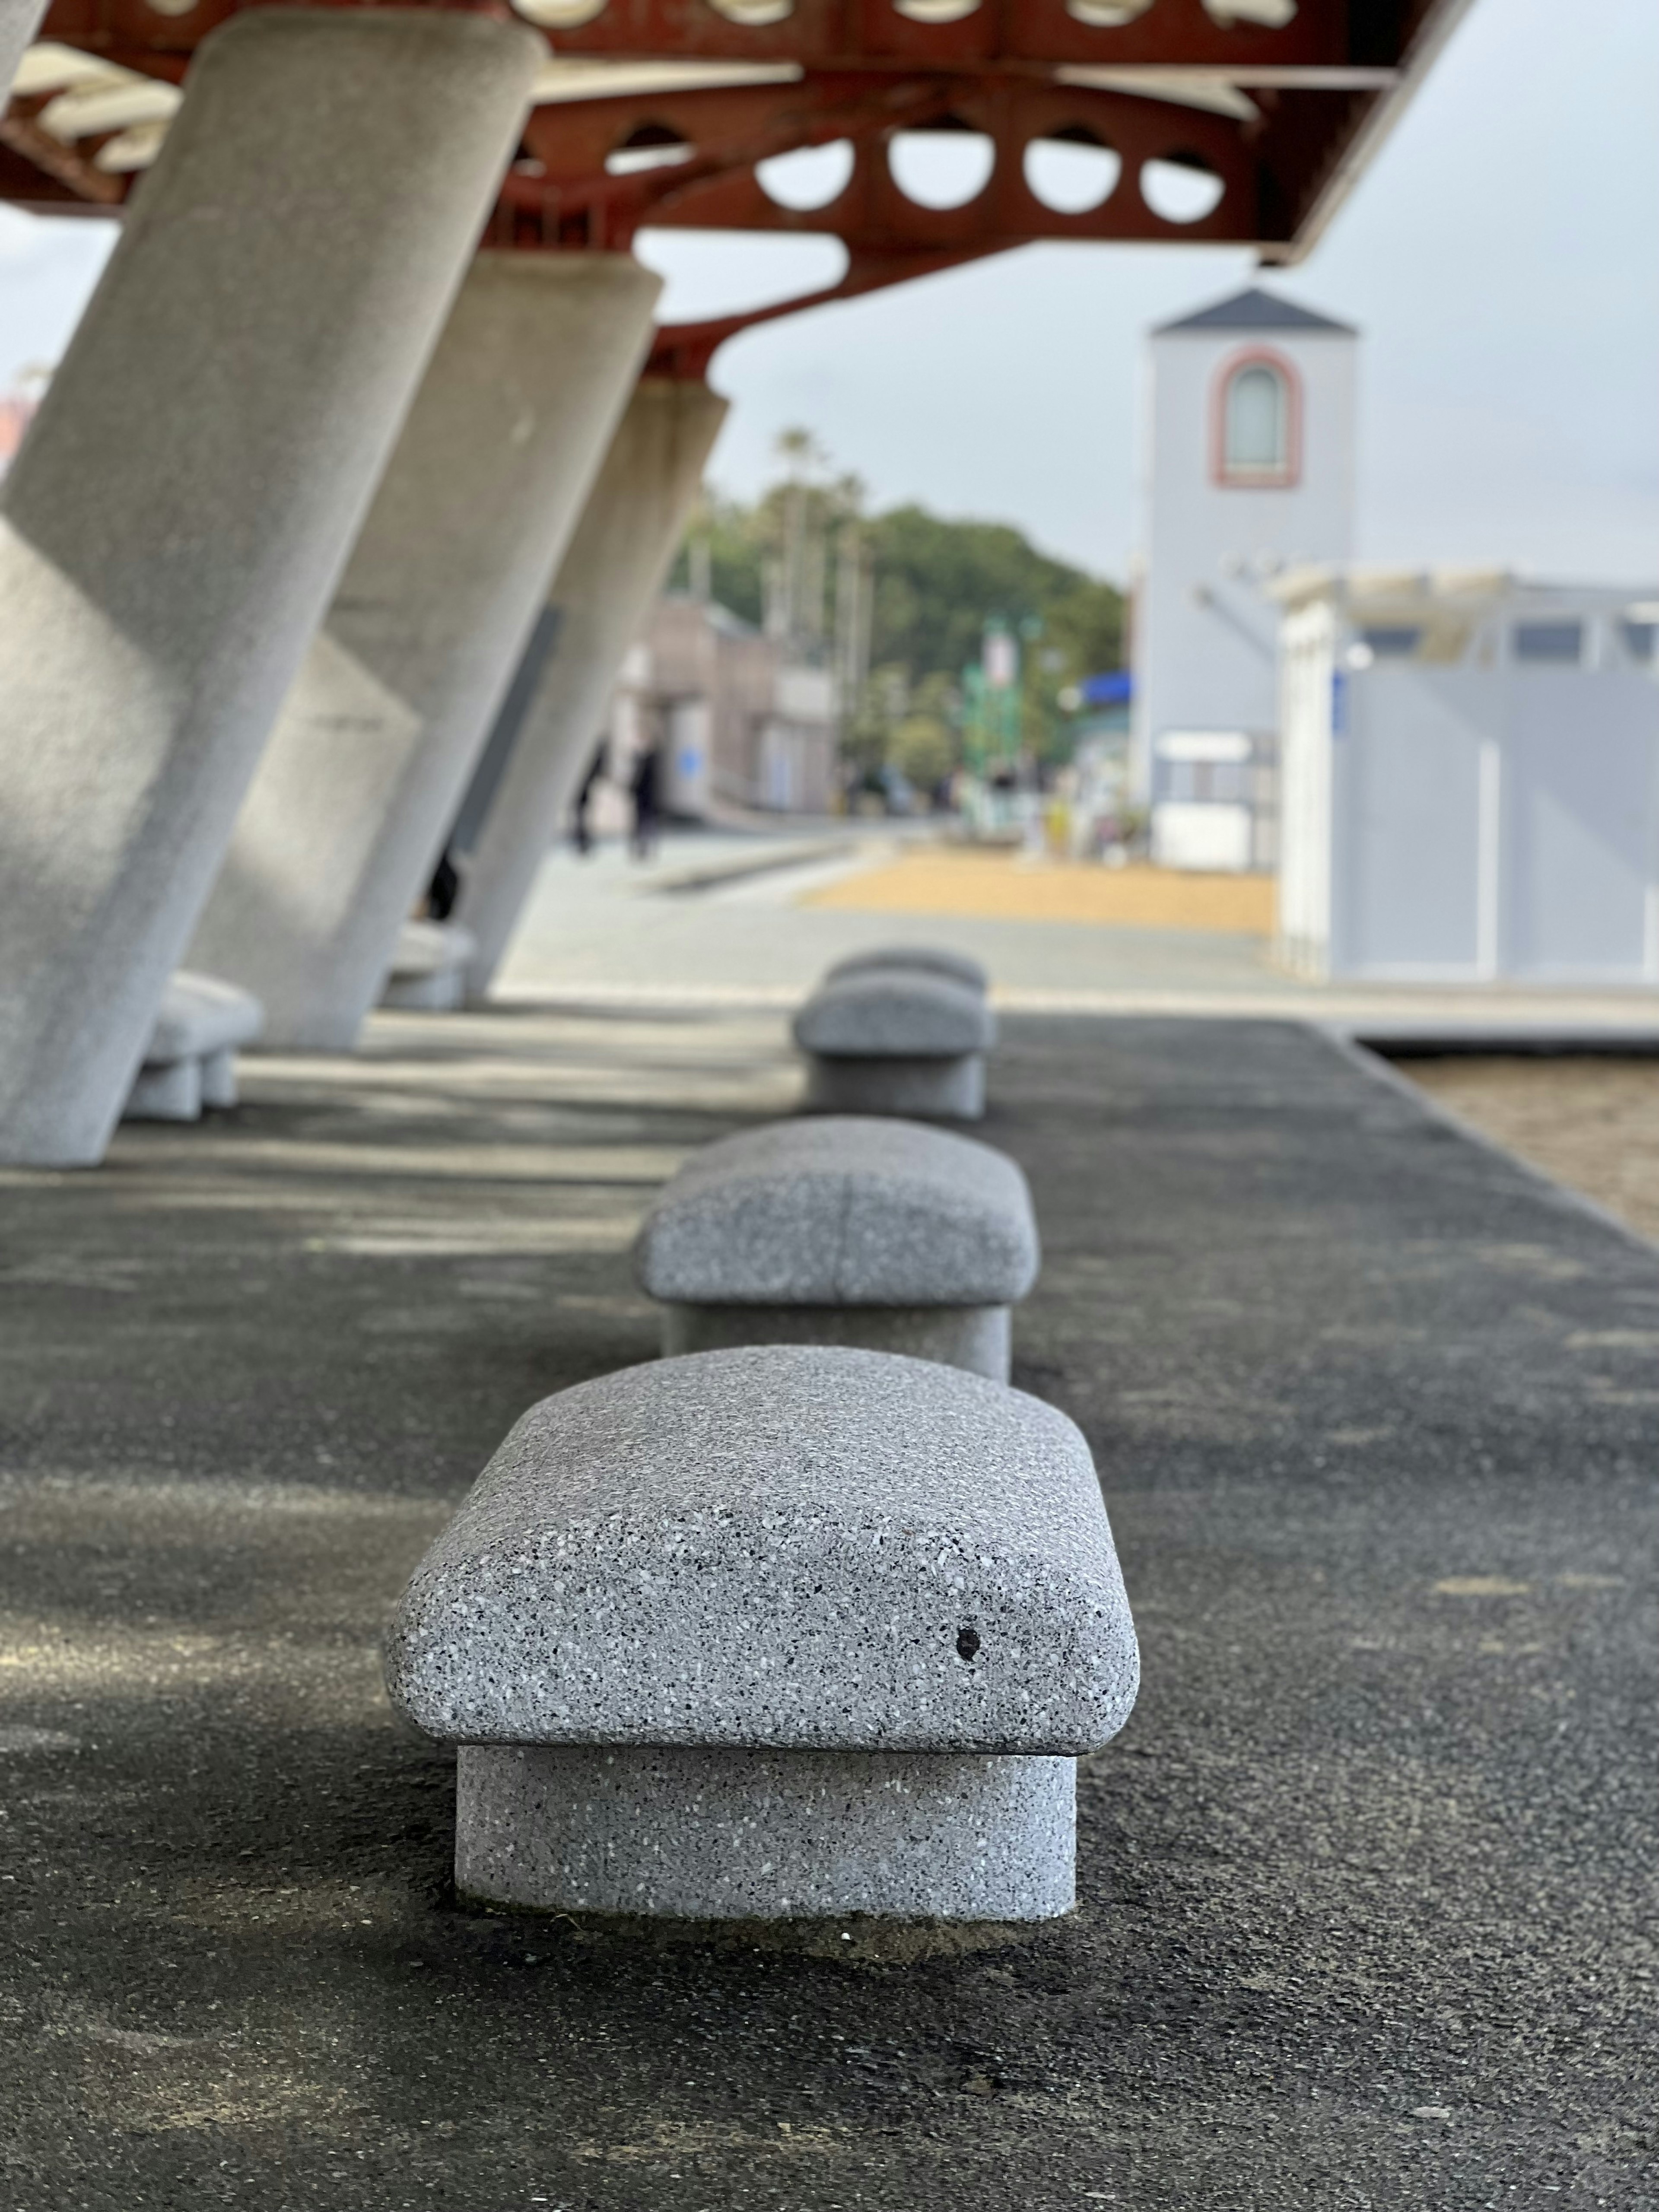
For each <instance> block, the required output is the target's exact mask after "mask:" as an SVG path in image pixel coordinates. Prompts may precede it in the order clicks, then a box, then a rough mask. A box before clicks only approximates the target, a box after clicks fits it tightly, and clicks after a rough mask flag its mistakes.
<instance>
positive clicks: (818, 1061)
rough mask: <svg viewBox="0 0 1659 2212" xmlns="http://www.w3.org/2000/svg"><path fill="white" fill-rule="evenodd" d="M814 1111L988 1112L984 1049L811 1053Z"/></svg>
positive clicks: (929, 1116) (809, 1101)
mask: <svg viewBox="0 0 1659 2212" xmlns="http://www.w3.org/2000/svg"><path fill="white" fill-rule="evenodd" d="M805 1104H806V1109H807V1111H808V1113H811V1114H901V1115H913V1116H915V1118H917V1119H918V1120H921V1121H930V1120H939V1121H981V1120H982V1119H983V1117H984V1114H985V1055H984V1054H982V1053H977V1052H966V1053H963V1054H962V1055H961V1056H960V1057H959V1058H958V1059H956V1060H897V1059H894V1060H839V1059H837V1060H829V1059H826V1058H823V1057H821V1056H820V1055H819V1054H816V1053H813V1054H809V1055H808V1058H807V1063H806V1099H805Z"/></svg>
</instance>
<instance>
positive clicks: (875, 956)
mask: <svg viewBox="0 0 1659 2212" xmlns="http://www.w3.org/2000/svg"><path fill="white" fill-rule="evenodd" d="M891 969H900V970H901V971H902V970H903V969H915V970H916V971H917V972H918V973H920V974H921V975H943V976H944V977H945V981H947V982H951V983H960V984H961V985H962V987H963V990H965V991H977V992H978V994H979V995H980V997H981V999H982V998H983V997H984V996H985V994H986V993H987V991H988V990H989V989H990V987H991V978H990V976H989V975H987V973H986V971H985V969H983V968H982V967H981V965H980V963H979V962H978V961H977V960H975V959H972V958H970V957H969V955H968V954H967V953H965V952H952V951H949V950H948V949H947V948H946V947H945V945H872V948H871V949H870V951H868V952H849V953H848V956H847V957H846V959H844V960H837V961H836V963H835V964H834V966H833V967H830V968H828V969H825V971H824V977H823V980H824V981H825V982H826V983H838V982H840V981H841V980H842V977H843V976H847V975H871V974H875V975H883V974H886V973H887V972H889V971H890V970H891Z"/></svg>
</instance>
